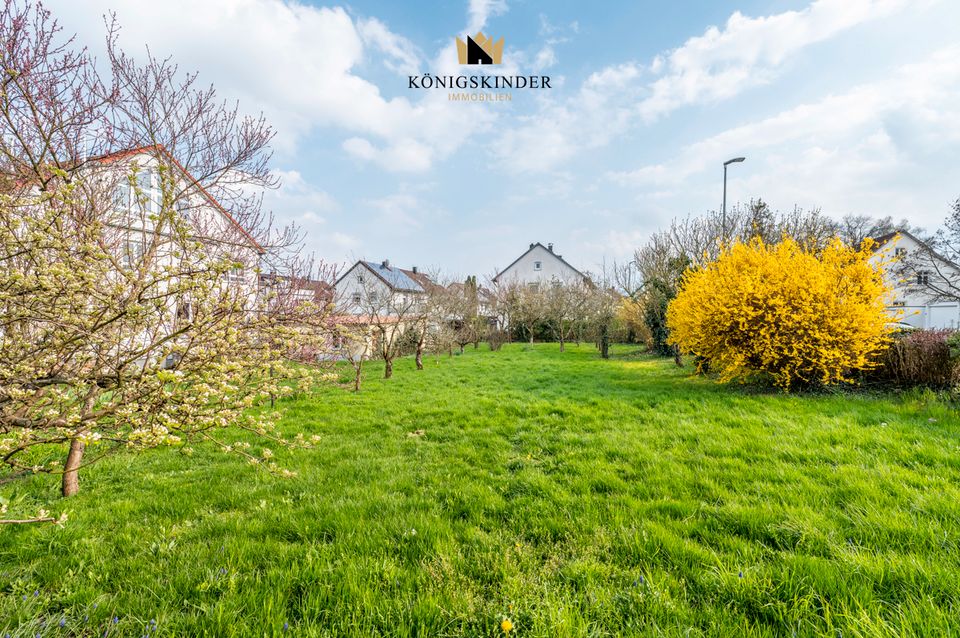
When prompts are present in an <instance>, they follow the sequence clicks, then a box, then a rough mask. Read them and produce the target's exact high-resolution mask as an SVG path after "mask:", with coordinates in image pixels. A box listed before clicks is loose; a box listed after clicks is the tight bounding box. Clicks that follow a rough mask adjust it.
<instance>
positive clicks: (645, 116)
mask: <svg viewBox="0 0 960 638" xmlns="http://www.w3.org/2000/svg"><path fill="white" fill-rule="evenodd" d="M49 6H50V8H51V9H53V10H54V12H55V14H56V15H57V16H58V18H59V19H60V21H61V23H62V25H63V26H64V28H65V29H66V30H67V31H70V32H77V33H78V34H79V36H80V38H81V40H82V41H84V42H86V43H89V44H91V45H92V48H93V49H94V50H96V48H97V46H98V45H99V43H100V42H101V41H102V39H103V28H102V22H101V21H100V15H102V14H103V13H104V12H106V11H109V10H114V11H116V14H117V17H118V19H119V21H120V23H121V25H122V26H123V32H122V34H121V44H122V45H123V46H124V47H125V48H126V49H128V50H131V51H134V52H137V51H142V50H143V48H144V45H149V46H150V47H151V49H152V50H153V51H154V53H155V54H159V55H172V56H174V58H175V59H176V61H177V62H179V63H180V65H181V67H182V68H184V69H195V70H197V71H199V73H200V78H201V80H202V81H204V82H211V83H213V84H214V85H215V86H216V87H217V89H218V90H219V91H220V92H221V93H222V94H223V95H225V96H227V97H230V98H237V99H239V100H240V102H241V106H242V107H243V108H246V109H249V110H250V111H252V112H253V111H259V110H263V111H264V112H265V113H266V114H267V116H268V118H269V119H270V120H271V122H272V123H273V124H274V125H275V127H276V128H277V130H278V136H277V140H276V148H275V151H276V154H275V161H274V165H275V168H276V169H277V171H278V172H279V174H280V175H281V177H282V178H283V186H282V187H281V188H280V189H279V190H278V191H276V192H272V193H270V194H269V196H268V197H267V202H268V204H269V205H270V207H271V208H272V209H273V210H274V211H275V213H276V214H277V216H278V217H279V218H280V219H285V220H295V221H296V222H297V223H298V224H300V225H301V226H302V227H303V230H304V231H305V232H306V234H307V247H308V249H309V250H312V251H315V252H316V254H317V255H318V256H319V257H321V258H323V259H325V260H327V261H333V262H344V261H348V260H353V259H357V258H367V259H373V260H380V259H383V258H389V259H390V260H391V261H392V262H393V263H396V264H399V265H404V266H411V265H418V266H420V267H423V268H440V269H442V270H444V271H445V272H447V273H449V274H452V275H458V276H461V275H466V274H478V275H481V276H483V275H489V274H493V272H494V271H495V269H496V268H498V267H499V268H503V267H504V266H506V265H507V264H509V263H510V262H511V261H512V260H513V259H514V258H515V257H516V256H517V255H519V254H520V253H521V252H522V251H523V250H524V249H525V247H526V246H527V244H529V243H530V242H533V241H541V242H543V243H547V242H553V243H554V244H555V245H556V246H557V249H558V251H559V252H561V253H562V254H563V255H564V257H565V258H566V259H568V260H569V261H570V262H571V263H573V264H574V265H576V266H578V267H580V268H582V269H585V270H592V271H596V270H598V269H599V266H600V264H601V263H602V262H603V261H604V260H606V261H607V262H609V261H612V260H615V259H616V260H623V259H626V258H629V256H630V254H631V253H632V252H633V250H634V249H635V248H636V247H637V246H639V245H640V244H641V243H642V242H643V241H644V239H645V237H647V236H648V235H649V233H650V232H651V231H653V230H655V229H657V228H658V227H661V226H663V225H664V224H666V223H667V222H668V221H669V220H670V219H671V218H672V217H678V216H686V215H689V214H696V213H700V212H703V211H705V210H708V209H714V208H719V206H720V200H721V194H722V190H721V189H722V167H721V165H722V162H723V160H725V159H728V158H730V157H735V156H738V155H745V156H746V157H747V161H746V162H744V163H743V164H739V165H735V166H734V167H732V170H731V174H730V180H729V184H728V188H729V195H728V202H729V203H731V204H732V203H734V202H737V201H747V200H749V199H750V198H752V197H762V198H763V199H765V200H766V201H768V202H769V203H770V204H771V205H772V206H773V207H775V208H780V209H790V208H792V207H793V206H795V205H797V206H800V207H803V208H813V207H819V208H821V209H822V210H823V211H824V212H825V213H827V214H830V215H833V216H837V217H839V216H842V215H845V214H848V213H857V214H870V215H880V216H885V215H893V216H894V217H897V218H900V217H906V218H909V219H910V220H911V221H913V222H914V223H915V224H921V225H926V226H935V225H936V224H937V223H939V222H940V220H942V218H943V217H944V216H945V214H946V211H947V207H948V205H949V203H950V202H951V201H953V200H954V199H956V198H957V197H958V196H960V180H958V179H957V176H958V161H957V160H958V158H960V35H958V34H957V29H956V26H957V25H960V3H958V2H955V1H951V0H942V1H940V2H937V1H933V0H818V1H815V2H792V1H785V0H780V1H773V2H760V1H752V2H735V3H723V2H707V1H699V2H684V3H667V2H650V1H647V2H622V3H614V2H604V3H583V2H573V1H568V0H562V1H554V2H532V1H530V0H527V1H522V2H521V1H519V0H465V1H464V2H459V3H454V2H445V3H414V2H403V3H400V2H387V1H371V2H351V3H349V4H324V3H320V2H315V3H307V2H292V1H285V0H204V1H202V2H197V1H196V0H192V1H187V0H168V1H166V2H163V3H154V2H135V1H132V0H131V1H129V2H123V1H120V0H91V1H90V2H84V3H71V2H68V1H67V0H57V1H55V2H50V3H49ZM481 28H482V29H483V31H484V32H485V33H487V34H491V35H493V36H494V37H496V38H499V37H504V38H505V41H506V47H505V52H504V56H503V65H502V67H501V68H499V69H498V71H499V72H503V73H506V72H511V73H512V72H516V73H527V74H529V73H537V74H545V75H550V76H551V78H552V80H553V82H552V83H553V86H554V88H553V89H551V90H549V91H547V90H541V91H513V100H512V101H511V102H509V103H486V104H484V103H468V104H463V103H456V102H450V101H448V100H447V98H446V93H447V92H446V91H417V90H411V89H409V88H408V83H407V75H409V74H413V73H418V74H421V73H426V72H429V73H432V74H440V73H450V72H452V73H461V72H463V71H462V70H463V69H471V67H459V66H458V65H457V60H456V50H455V46H454V38H455V37H456V36H458V35H459V36H461V37H462V36H464V35H466V34H467V33H473V32H475V31H476V30H477V29H481Z"/></svg>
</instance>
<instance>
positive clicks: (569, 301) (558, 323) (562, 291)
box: [543, 281, 589, 352]
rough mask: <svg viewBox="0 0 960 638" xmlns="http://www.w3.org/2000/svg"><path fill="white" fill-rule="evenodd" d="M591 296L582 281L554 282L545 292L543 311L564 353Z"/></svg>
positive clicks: (547, 286)
mask: <svg viewBox="0 0 960 638" xmlns="http://www.w3.org/2000/svg"><path fill="white" fill-rule="evenodd" d="M588 296H589V291H588V286H587V284H586V283H584V282H582V281H569V282H564V281H553V282H551V283H550V284H547V285H546V287H545V289H544V291H543V311H544V315H545V318H546V320H547V323H548V325H549V326H550V330H551V331H552V333H553V336H554V338H555V339H556V340H557V341H558V342H559V343H560V352H563V351H564V349H565V348H564V346H565V344H566V341H567V338H568V337H569V336H570V334H571V330H572V329H573V328H574V327H575V325H576V323H577V322H578V321H579V320H582V319H583V316H584V310H585V306H586V303H587V298H588Z"/></svg>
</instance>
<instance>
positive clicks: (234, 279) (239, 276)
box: [227, 266, 246, 284]
mask: <svg viewBox="0 0 960 638" xmlns="http://www.w3.org/2000/svg"><path fill="white" fill-rule="evenodd" d="M244 279H246V275H245V274H244V272H243V266H235V267H233V268H231V269H230V270H228V271H227V281H228V282H229V283H231V284H242V283H243V281H244Z"/></svg>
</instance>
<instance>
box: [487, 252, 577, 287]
mask: <svg viewBox="0 0 960 638" xmlns="http://www.w3.org/2000/svg"><path fill="white" fill-rule="evenodd" d="M551 281H557V282H562V283H572V282H575V281H585V282H588V281H589V278H588V277H587V276H586V275H584V274H583V273H582V272H580V271H579V270H577V269H576V268H574V267H573V266H571V265H570V264H569V263H568V262H567V261H566V260H565V259H564V258H563V256H562V255H558V254H557V253H555V252H554V251H553V244H547V245H546V246H544V245H543V244H541V243H540V242H536V243H534V244H530V248H528V249H527V251H526V252H525V253H523V254H522V255H520V256H519V257H517V258H516V259H515V260H513V263H511V264H510V265H509V266H507V267H506V268H504V269H503V270H501V271H499V272H498V273H497V275H496V277H494V278H493V283H494V284H510V283H519V284H526V285H529V286H534V287H540V286H541V285H542V284H544V283H547V282H551Z"/></svg>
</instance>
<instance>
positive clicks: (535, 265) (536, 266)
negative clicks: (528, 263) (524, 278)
mask: <svg viewBox="0 0 960 638" xmlns="http://www.w3.org/2000/svg"><path fill="white" fill-rule="evenodd" d="M533 269H534V270H543V262H542V261H535V262H533Z"/></svg>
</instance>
